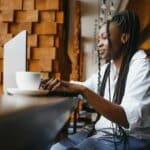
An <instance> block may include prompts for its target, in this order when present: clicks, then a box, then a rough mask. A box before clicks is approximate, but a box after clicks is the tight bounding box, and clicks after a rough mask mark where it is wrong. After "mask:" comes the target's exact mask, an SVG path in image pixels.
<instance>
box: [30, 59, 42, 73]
mask: <svg viewBox="0 0 150 150" xmlns="http://www.w3.org/2000/svg"><path fill="white" fill-rule="evenodd" d="M28 68H29V71H41V70H40V60H30V61H29V67H28Z"/></svg>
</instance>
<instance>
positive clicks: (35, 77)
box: [16, 71, 41, 90]
mask: <svg viewBox="0 0 150 150" xmlns="http://www.w3.org/2000/svg"><path fill="white" fill-rule="evenodd" d="M40 82H41V74H40V72H25V71H21V72H16V84H17V88H18V89H21V90H37V89H39V86H40Z"/></svg>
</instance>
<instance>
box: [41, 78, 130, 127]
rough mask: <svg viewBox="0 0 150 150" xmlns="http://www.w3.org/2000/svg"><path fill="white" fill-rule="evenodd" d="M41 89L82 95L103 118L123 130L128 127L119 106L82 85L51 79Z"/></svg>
mask: <svg viewBox="0 0 150 150" xmlns="http://www.w3.org/2000/svg"><path fill="white" fill-rule="evenodd" d="M43 88H44V89H49V90H50V91H57V92H68V93H73V94H82V95H83V96H84V97H85V98H86V99H87V101H88V102H89V103H90V104H91V105H92V106H93V107H94V108H95V109H96V110H97V111H98V112H99V113H100V114H102V115H103V116H104V117H106V118H107V119H109V120H110V121H113V122H116V123H119V124H120V125H121V126H124V127H125V128H128V127H129V123H128V121H127V117H126V114H125V112H124V110H123V108H122V107H121V106H120V105H117V104H114V103H111V102H109V101H108V100H106V99H104V98H102V97H101V96H98V95H97V94H96V93H94V92H93V91H92V90H90V89H88V88H86V87H85V86H83V85H79V84H73V83H69V82H66V81H61V80H60V81H59V80H56V79H51V80H49V81H48V82H47V83H46V84H44V85H43Z"/></svg>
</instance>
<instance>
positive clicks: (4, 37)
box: [0, 34, 12, 46]
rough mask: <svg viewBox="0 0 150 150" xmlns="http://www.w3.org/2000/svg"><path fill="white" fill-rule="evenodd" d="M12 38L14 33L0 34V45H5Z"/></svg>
mask: <svg viewBox="0 0 150 150" xmlns="http://www.w3.org/2000/svg"><path fill="white" fill-rule="evenodd" d="M11 38H12V34H0V46H3V45H4V44H5V43H6V42H7V41H9V40H10V39H11Z"/></svg>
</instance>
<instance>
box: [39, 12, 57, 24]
mask: <svg viewBox="0 0 150 150" xmlns="http://www.w3.org/2000/svg"><path fill="white" fill-rule="evenodd" d="M39 20H40V21H45V22H52V21H55V20H56V15H55V11H40V12H39Z"/></svg>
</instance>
